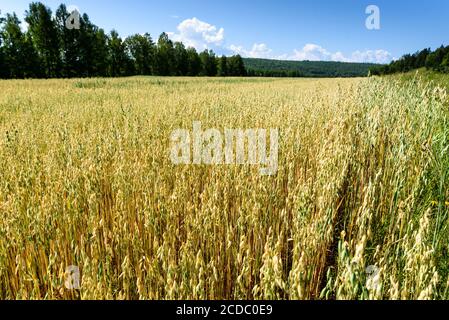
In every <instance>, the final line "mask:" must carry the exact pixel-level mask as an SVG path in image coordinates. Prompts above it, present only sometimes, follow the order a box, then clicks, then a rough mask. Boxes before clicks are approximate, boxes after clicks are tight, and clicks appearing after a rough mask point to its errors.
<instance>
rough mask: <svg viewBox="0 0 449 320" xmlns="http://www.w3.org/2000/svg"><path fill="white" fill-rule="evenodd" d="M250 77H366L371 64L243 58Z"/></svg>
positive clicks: (372, 65)
mask: <svg viewBox="0 0 449 320" xmlns="http://www.w3.org/2000/svg"><path fill="white" fill-rule="evenodd" d="M243 61H244V63H245V67H246V69H247V72H248V75H250V76H265V77H266V76H273V77H323V78H334V77H366V76H367V75H368V71H369V69H370V68H372V67H379V66H380V65H379V64H373V63H347V62H331V61H287V60H270V59H255V58H244V59H243Z"/></svg>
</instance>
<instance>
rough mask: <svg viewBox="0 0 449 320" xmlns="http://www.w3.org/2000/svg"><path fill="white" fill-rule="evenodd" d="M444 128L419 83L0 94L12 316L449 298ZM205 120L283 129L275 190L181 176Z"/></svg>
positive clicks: (87, 84) (230, 178)
mask: <svg viewBox="0 0 449 320" xmlns="http://www.w3.org/2000/svg"><path fill="white" fill-rule="evenodd" d="M448 116H449V96H448V94H447V92H446V91H445V89H442V88H439V87H435V86H430V85H428V84H427V83H426V82H423V81H420V80H419V79H413V80H409V81H407V82H400V81H393V80H387V79H377V78H369V79H368V78H364V79H266V78H265V79H257V78H253V79H250V78H240V79H238V78H214V79H203V78H197V79H195V78H156V77H135V78H123V79H82V80H80V79H74V80H25V81H13V80H8V81H0V214H1V215H0V299H448V298H449V230H448V222H449V220H448V213H449V190H448V186H449V150H448V149H449V117H448ZM194 121H201V123H202V125H203V126H204V127H209V128H218V129H220V128H226V127H231V128H278V129H279V134H280V137H279V138H280V139H279V160H278V170H277V173H276V174H275V175H272V176H261V175H260V174H259V171H258V167H257V166H251V165H237V164H236V165H174V164H173V163H172V162H171V161H170V144H171V141H170V134H171V132H172V131H173V130H176V129H178V128H186V129H189V128H191V127H192V123H193V122H194ZM68 266H78V267H79V270H80V287H79V288H78V289H76V290H72V289H68V288H67V287H66V286H65V279H66V278H67V272H66V270H67V267H68Z"/></svg>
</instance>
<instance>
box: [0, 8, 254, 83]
mask: <svg viewBox="0 0 449 320" xmlns="http://www.w3.org/2000/svg"><path fill="white" fill-rule="evenodd" d="M70 15H71V13H69V12H68V10H67V7H66V6H65V5H64V4H61V5H60V6H59V7H58V8H57V10H56V12H55V14H54V15H53V14H52V11H51V9H50V8H48V7H47V6H45V5H44V4H42V3H40V2H33V3H31V4H30V5H29V9H28V10H27V11H26V12H25V22H26V23H27V25H28V28H27V30H26V31H23V30H22V28H21V25H22V21H20V20H19V18H18V17H17V14H16V13H12V14H10V13H7V14H6V15H5V16H3V15H0V78H6V79H11V78H12V79H20V78H73V77H121V76H131V75H158V76H245V75H246V70H245V66H244V63H243V60H242V58H241V57H240V56H239V55H236V56H231V57H226V56H222V57H217V56H216V55H215V53H214V52H213V51H211V50H204V51H203V52H200V53H198V52H197V51H196V50H195V49H194V48H191V47H189V48H186V47H185V46H184V44H183V43H181V42H173V41H172V40H170V39H169V37H168V35H167V34H166V33H162V34H161V35H160V36H159V38H158V40H157V41H156V42H154V41H153V39H152V37H151V35H150V34H149V33H145V34H143V35H142V34H135V35H131V36H129V37H127V38H125V39H122V38H121V37H120V36H119V34H118V33H117V31H115V30H112V31H111V32H110V33H109V34H107V33H106V32H105V31H104V30H103V29H102V28H100V27H98V26H96V25H95V24H94V23H92V22H91V21H90V19H89V16H88V15H87V14H83V15H81V16H80V17H79V28H76V29H75V28H72V29H70V28H67V27H66V21H67V19H68V18H69V17H70Z"/></svg>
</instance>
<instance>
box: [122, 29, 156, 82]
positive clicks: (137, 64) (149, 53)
mask: <svg viewBox="0 0 449 320" xmlns="http://www.w3.org/2000/svg"><path fill="white" fill-rule="evenodd" d="M125 44H126V47H127V50H128V52H129V55H130V57H131V59H132V60H133V63H134V69H135V72H136V73H137V74H140V75H150V74H151V73H152V67H153V65H154V62H153V59H154V51H155V47H154V43H153V40H152V39H151V36H150V34H148V33H146V34H145V35H140V34H135V35H133V36H130V37H128V38H126V40H125Z"/></svg>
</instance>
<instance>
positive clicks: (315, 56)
mask: <svg viewBox="0 0 449 320" xmlns="http://www.w3.org/2000/svg"><path fill="white" fill-rule="evenodd" d="M229 49H230V50H231V51H233V52H234V53H238V54H241V55H242V56H244V57H248V58H268V59H281V60H298V61H303V60H309V61H340V62H371V63H389V62H390V61H391V60H392V59H393V56H392V55H391V54H390V53H389V52H388V51H385V50H365V51H360V50H357V51H355V52H353V53H351V55H350V56H345V55H344V54H343V53H342V52H341V51H337V52H331V51H329V50H327V49H325V48H323V47H322V46H320V45H317V44H313V43H308V44H306V45H305V46H304V47H303V48H302V49H295V50H293V53H292V54H282V55H277V56H276V55H274V54H273V50H272V49H270V48H269V47H268V46H267V45H266V44H264V43H262V44H257V43H255V44H254V45H253V47H252V49H251V50H246V49H245V48H243V47H241V46H235V45H231V46H230V47H229Z"/></svg>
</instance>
